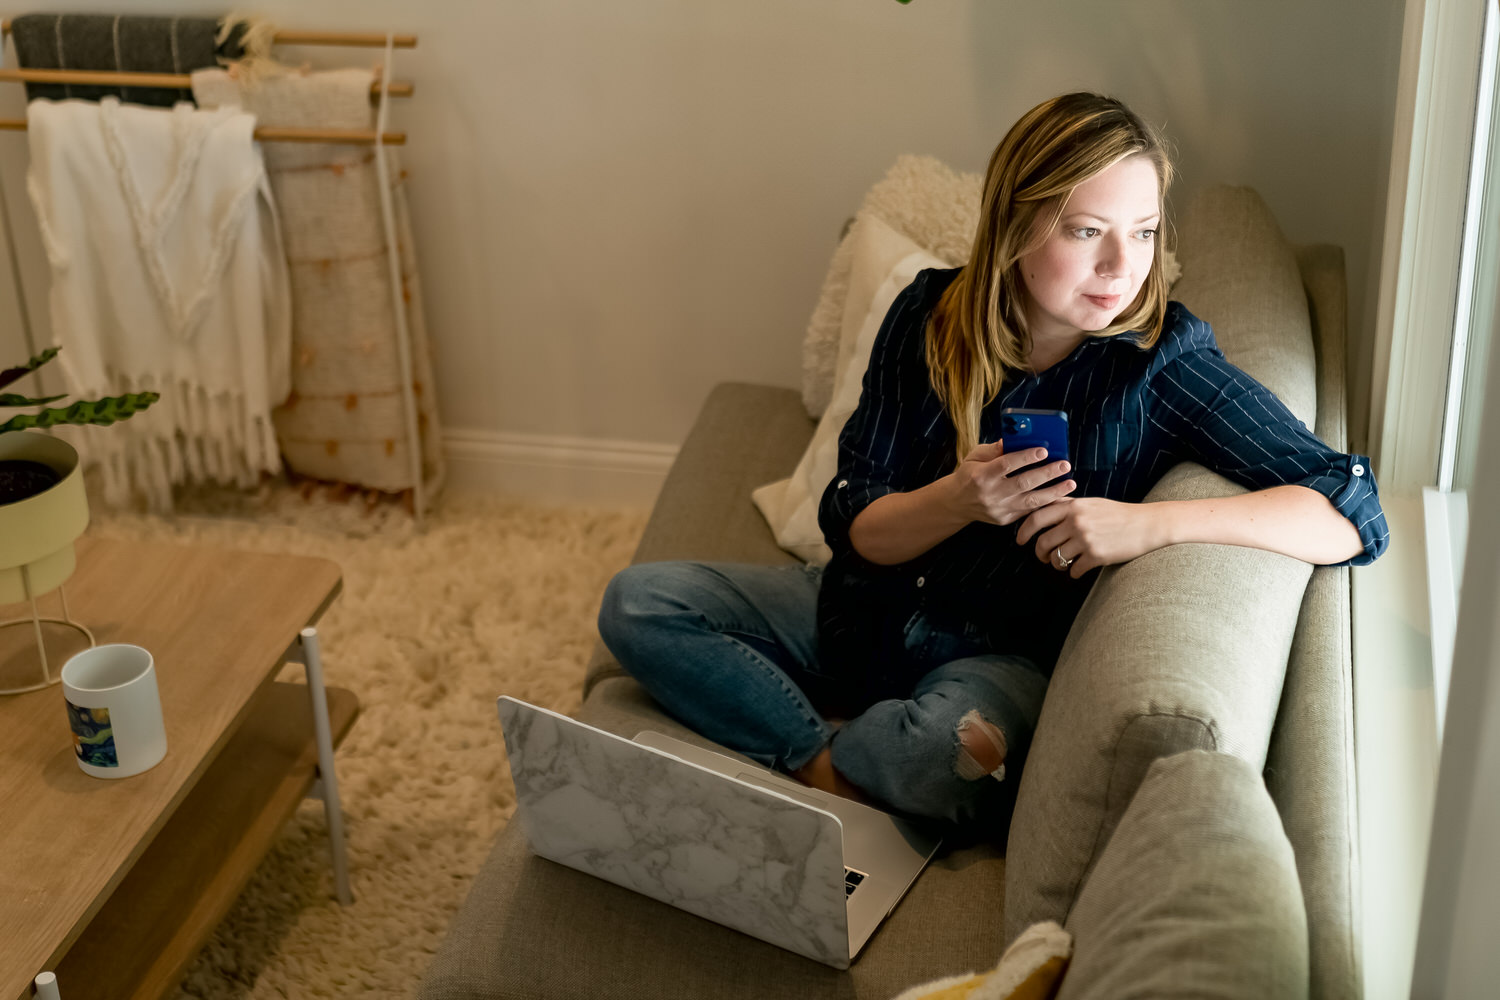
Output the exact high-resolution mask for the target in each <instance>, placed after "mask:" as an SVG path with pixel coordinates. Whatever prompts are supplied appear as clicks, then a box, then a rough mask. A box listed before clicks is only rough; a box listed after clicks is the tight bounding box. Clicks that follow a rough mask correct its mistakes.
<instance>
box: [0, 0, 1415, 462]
mask: <svg viewBox="0 0 1500 1000" xmlns="http://www.w3.org/2000/svg"><path fill="white" fill-rule="evenodd" d="M30 6H31V7H32V9H36V10H97V9H98V8H99V7H100V6H101V5H100V4H98V2H97V0H86V2H83V3H77V4H74V3H66V4H64V3H47V2H38V3H34V4H32V5H30ZM121 6H123V5H121ZM132 6H135V7H136V8H137V9H140V6H144V5H132ZM225 6H226V5H225V4H224V3H223V2H222V0H221V2H218V3H209V2H204V0H161V2H158V3H155V4H153V5H151V6H150V7H149V8H147V9H148V10H151V11H153V12H163V13H165V12H184V13H194V12H196V13H219V12H221V11H222V10H223V9H224V8H225ZM258 7H259V9H260V10H261V11H262V12H263V13H265V14H266V15H267V16H269V17H270V18H272V19H273V20H277V21H279V22H280V23H283V24H285V25H287V26H295V27H316V28H335V29H338V28H349V29H354V28H363V29H382V30H383V29H384V28H386V27H387V26H389V27H391V28H394V29H397V30H401V31H412V32H416V33H418V34H419V35H420V36H421V44H420V46H419V47H418V48H417V49H416V50H415V51H413V52H409V53H400V54H398V57H397V61H398V70H397V74H396V75H397V76H398V77H402V78H410V79H413V80H415V81H416V84H417V93H416V96H415V98H413V99H411V100H409V101H406V102H403V103H402V104H401V106H400V107H399V110H398V113H397V115H396V118H395V122H394V124H395V125H396V126H397V127H401V128H404V129H405V130H406V131H408V132H409V133H410V136H411V145H410V147H409V149H408V151H407V152H406V154H405V156H406V164H407V166H408V167H409V168H410V170H411V174H412V180H411V185H412V187H411V193H412V202H413V211H414V214H415V226H416V230H417V240H418V249H419V252H420V254H421V257H422V271H423V277H424V281H425V284H426V289H427V293H428V300H427V301H428V313H429V321H430V326H431V328H432V330H433V331H434V337H435V340H436V347H435V350H436V353H437V376H438V383H439V385H438V388H439V391H440V393H441V397H442V412H443V416H444V419H445V421H446V423H447V424H448V426H450V427H452V428H455V429H458V430H461V431H464V432H466V433H467V434H468V435H469V436H470V438H473V437H475V436H478V437H479V438H481V439H482V438H483V437H484V436H485V435H499V436H505V435H510V436H512V437H518V436H519V437H525V438H527V439H528V440H539V441H545V440H547V439H550V438H552V437H554V436H555V437H558V438H561V439H568V440H571V441H577V440H579V439H583V440H590V439H610V440H612V441H618V442H640V443H644V444H647V445H650V444H652V443H661V444H673V443H676V442H677V441H679V440H680V439H681V437H682V435H683V434H684V433H685V432H686V430H687V428H688V426H689V425H690V423H691V421H692V418H693V415H694V413H695V412H696V410H697V407H698V405H699V404H700V402H701V401H702V399H703V397H704V396H705V395H706V394H707V392H708V390H709V389H710V387H711V386H712V385H713V384H714V383H715V382H718V381H720V380H723V379H741V380H750V381H759V382H769V383H775V384H780V385H786V386H796V385H797V384H798V381H799V378H800V362H799V356H798V347H799V343H800V339H801V336H802V332H803V329H804V327H805V325H806V322H807V317H808V315H809V313H810V312H811V309H812V306H813V303H814V300H815V298H816V294H817V289H818V286H819V283H820V281H821V279H822V277H823V272H824V268H825V267H826V264H827V261H828V257H829V254H830V253H831V251H832V249H833V245H834V242H835V240H836V238H837V234H838V232H839V227H840V225H841V224H842V222H843V220H844V219H845V217H846V216H847V215H849V214H850V212H851V211H852V210H853V208H854V207H855V206H856V205H857V204H858V202H859V199H860V197H861V195H862V193H863V192H864V191H865V190H866V189H867V188H868V187H869V185H870V184H871V183H873V182H874V181H875V180H877V179H878V178H879V177H880V176H881V174H882V173H883V172H884V171H885V169H886V167H887V166H888V165H889V164H890V163H891V161H892V160H893V159H894V158H895V157H896V156H897V155H898V154H900V153H903V152H918V153H928V154H933V155H936V156H938V157H940V158H942V159H943V160H945V161H947V162H949V163H950V164H952V165H953V166H955V167H958V168H962V169H966V170H976V171H977V170H982V169H983V167H984V164H985V162H986V160H987V158H988V155H989V152H990V150H991V149H992V148H993V146H994V144H995V143H996V142H997V141H998V140H999V138H1000V136H1001V135H1002V134H1003V132H1004V130H1005V129H1006V128H1007V127H1008V126H1009V124H1010V123H1011V122H1012V121H1013V120H1014V119H1015V118H1016V117H1017V116H1018V115H1019V114H1020V113H1022V112H1023V111H1024V110H1025V109H1026V108H1028V107H1030V106H1031V105H1033V104H1034V103H1036V102H1037V101H1039V100H1041V99H1044V98H1046V97H1049V96H1051V95H1053V94H1056V93H1059V92H1062V91H1065V90H1069V89H1079V88H1091V89H1098V90H1103V91H1106V92H1109V93H1113V94H1115V95H1117V96H1120V97H1122V98H1124V99H1125V100H1126V101H1127V102H1129V103H1131V104H1132V105H1133V106H1135V107H1136V108H1137V109H1138V110H1139V111H1141V112H1142V113H1143V114H1144V115H1145V116H1147V117H1148V118H1150V119H1152V120H1154V121H1156V122H1158V123H1160V124H1162V125H1164V126H1165V128H1166V130H1167V132H1168V133H1169V135H1170V136H1171V137H1172V138H1173V139H1174V140H1175V142H1176V145H1177V147H1178V149H1179V151H1180V170H1181V173H1180V176H1181V179H1182V180H1181V185H1180V188H1179V197H1180V196H1181V195H1183V194H1186V193H1189V192H1190V191H1191V190H1192V189H1194V188H1196V187H1199V186H1201V185H1204V184H1207V183H1212V182H1219V181H1229V182H1235V183H1243V184H1250V185H1253V186H1255V187H1256V188H1258V189H1259V190H1260V191H1261V193H1262V194H1263V195H1264V196H1265V198H1266V199H1267V201H1268V202H1269V203H1270V205H1271V207H1272V209H1273V210H1274V211H1275V213H1276V215H1277V217H1278V218H1279V219H1280V220H1281V222H1282V224H1283V226H1284V227H1285V229H1286V231H1287V234H1288V236H1289V237H1290V238H1291V239H1293V240H1294V241H1327V242H1332V243H1338V244H1341V245H1343V246H1344V248H1345V250H1346V252H1347V255H1348V266H1349V278H1350V303H1351V319H1352V321H1353V336H1354V337H1355V338H1356V340H1357V341H1368V339H1369V336H1370V334H1369V331H1368V329H1367V328H1369V327H1371V326H1373V321H1374V315H1375V309H1374V304H1373V288H1372V286H1373V279H1372V276H1373V274H1374V271H1373V269H1374V268H1375V267H1376V266H1377V264H1378V261H1377V260H1376V256H1375V255H1376V249H1377V248H1378V246H1379V242H1380V232H1379V219H1380V218H1381V213H1382V211H1383V199H1384V193H1385V173H1386V164H1387V163H1388V161H1389V143H1390V132H1391V118H1392V108H1393V101H1394V92H1395V77H1396V67H1397V57H1398V48H1399V32H1400V21H1401V11H1400V3H1399V2H1397V0H1321V2H1317V3H1307V2H1305V0H1300V2H1299V0H1262V2H1258V3H1254V4H1247V3H1227V2H1204V0H1133V2H1130V3H1120V2H1118V0H1061V2H1057V3H1051V4H1033V3H1020V2H1002V0H916V2H914V3H912V4H911V5H910V6H902V5H900V4H897V3H895V2H894V0H819V2H817V3H809V2H806V0H754V2H749V0H746V2H740V3H726V2H708V0H634V2H631V3H607V2H603V0H596V2H586V0H547V2H538V0H534V2H519V0H501V2H495V3H485V4H479V3H464V2H459V0H429V2H427V3H423V4H411V3H402V2H397V0H325V2H323V3H320V4H317V5H308V4H306V3H298V2H292V0H263V2H261V3H260V4H259V5H258ZM308 51H309V52H310V53H311V54H313V55H314V57H315V58H317V59H318V60H321V61H326V59H327V54H328V53H329V52H330V51H334V50H327V49H319V50H308ZM351 51H352V55H350V56H348V58H350V59H352V60H353V61H356V62H364V61H370V60H373V59H375V58H376V55H375V54H374V53H373V52H370V51H368V50H351ZM293 55H294V56H296V54H295V53H293ZM20 113H21V88H20V87H19V85H16V84H6V85H3V87H0V115H3V116H5V117H18V116H19V115H20ZM24 143H25V140H24V138H22V137H21V136H20V135H19V134H11V135H10V136H9V137H7V136H5V135H0V166H3V168H4V173H3V178H4V181H5V185H6V194H7V196H8V199H9V201H10V204H11V207H12V210H13V212H15V211H20V212H24V213H26V214H27V215H29V209H27V208H26V206H25V205H24V199H23V198H22V190H23V189H22V187H21V184H20V171H21V170H22V169H23V164H24V161H25V150H24ZM31 225H32V223H31V222H30V220H29V218H27V219H26V220H25V222H24V224H23V225H21V226H20V228H22V229H28V228H30V226H31ZM18 236H19V238H20V240H21V243H22V246H23V256H24V257H26V258H28V259H27V261H26V263H27V267H28V282H27V285H28V293H29V298H30V300H31V301H32V302H33V303H40V301H41V300H42V299H44V298H45V275H44V272H43V268H42V267H40V266H38V264H39V261H40V256H39V254H38V253H37V248H36V246H35V237H34V235H32V234H30V233H29V232H22V233H19V234H18ZM11 335H13V334H12V333H10V332H9V331H7V332H5V333H3V334H0V345H4V344H5V343H7V341H6V339H4V338H5V337H8V336H11ZM1367 370H1368V363H1367V361H1366V362H1364V363H1363V366H1362V367H1358V368H1357V369H1356V376H1359V375H1360V373H1362V372H1364V371H1367ZM1354 392H1355V395H1356V397H1357V399H1358V400H1363V398H1364V392H1363V379H1362V378H1358V377H1356V379H1355V381H1354ZM1355 426H1359V423H1358V422H1356V424H1355Z"/></svg>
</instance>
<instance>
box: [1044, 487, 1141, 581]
mask: <svg viewBox="0 0 1500 1000" xmlns="http://www.w3.org/2000/svg"><path fill="white" fill-rule="evenodd" d="M1164 509H1165V508H1164V507H1163V505H1161V504H1148V503H1119V502H1117V501H1114V500H1105V499H1102V498H1099V497H1078V498H1067V499H1063V500H1061V501H1059V502H1057V503H1054V504H1050V505H1049V506H1046V507H1043V508H1042V509H1041V510H1038V511H1036V512H1035V513H1033V514H1031V515H1030V516H1029V517H1027V518H1026V521H1025V523H1023V524H1022V525H1021V527H1020V528H1019V529H1018V530H1017V531H1016V541H1017V542H1018V543H1019V544H1021V545H1025V544H1027V543H1028V542H1031V541H1032V540H1033V539H1035V543H1036V557H1037V558H1038V559H1040V560H1041V561H1042V562H1044V563H1047V564H1048V565H1049V566H1051V567H1052V568H1053V569H1056V570H1059V571H1063V570H1064V566H1063V565H1061V564H1059V562H1058V557H1059V553H1060V554H1061V559H1062V560H1063V561H1064V562H1067V563H1068V564H1067V566H1066V569H1065V571H1066V572H1067V573H1068V574H1069V575H1070V576H1072V577H1073V579H1075V580H1076V579H1078V578H1079V577H1081V576H1083V574H1085V573H1087V572H1089V571H1090V570H1094V569H1098V568H1099V567H1100V566H1109V565H1112V564H1114V563H1122V562H1128V561H1130V560H1131V559H1134V558H1135V557H1136V556H1139V555H1144V554H1145V553H1147V552H1150V551H1152V550H1153V549H1159V548H1161V547H1162V546H1163V545H1166V544H1167V543H1168V541H1169V539H1168V537H1167V532H1166V530H1165V525H1163V524H1162V523H1161V518H1160V516H1159V515H1160V513H1161V512H1162V511H1163V510H1164ZM1069 560H1071V562H1068V561H1069Z"/></svg>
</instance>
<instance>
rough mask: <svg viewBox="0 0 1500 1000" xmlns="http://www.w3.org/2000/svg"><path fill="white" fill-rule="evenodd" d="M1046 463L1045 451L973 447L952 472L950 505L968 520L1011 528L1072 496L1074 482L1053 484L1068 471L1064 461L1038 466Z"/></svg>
mask: <svg viewBox="0 0 1500 1000" xmlns="http://www.w3.org/2000/svg"><path fill="white" fill-rule="evenodd" d="M1046 458H1047V451H1046V449H1045V448H1026V449H1023V450H1021V451H1017V452H1015V453H1013V454H1007V453H1006V452H1005V442H1004V441H995V442H993V443H990V444H981V445H977V446H975V448H974V449H973V450H972V451H970V452H969V454H968V455H967V456H966V457H965V458H964V460H963V461H962V462H960V463H959V466H958V468H957V469H955V470H954V472H953V478H954V494H953V495H954V498H955V502H956V503H957V504H958V505H959V506H960V508H961V509H962V512H963V514H964V515H965V516H966V517H967V518H968V520H971V521H982V522H984V523H986V524H1013V523H1014V522H1016V521H1019V520H1020V519H1021V518H1023V517H1026V516H1028V515H1030V514H1032V513H1034V512H1036V511H1037V510H1038V509H1040V508H1043V507H1046V506H1047V505H1048V504H1050V503H1052V502H1054V501H1056V500H1061V499H1062V498H1064V497H1066V496H1067V495H1068V494H1069V493H1071V492H1073V489H1074V488H1075V486H1076V484H1075V483H1074V482H1073V480H1071V479H1063V480H1061V481H1059V482H1054V480H1057V479H1058V477H1060V476H1066V475H1067V474H1068V470H1069V469H1071V468H1072V466H1071V465H1069V464H1068V463H1067V462H1066V461H1057V462H1048V463H1047V464H1045V465H1039V464H1037V463H1040V462H1043V461H1045V460H1046ZM1028 466H1030V468H1028ZM1022 469H1025V470H1026V471H1025V472H1020V470H1022ZM1018 472H1020V474H1019V475H1017V474H1016V473H1018ZM1048 484H1051V485H1048Z"/></svg>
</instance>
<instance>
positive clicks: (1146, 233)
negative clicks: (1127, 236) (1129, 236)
mask: <svg viewBox="0 0 1500 1000" xmlns="http://www.w3.org/2000/svg"><path fill="white" fill-rule="evenodd" d="M1136 237H1137V238H1138V239H1139V240H1140V241H1141V242H1142V243H1149V242H1150V241H1151V240H1154V239H1156V230H1154V229H1142V230H1141V231H1140V232H1139V233H1136Z"/></svg>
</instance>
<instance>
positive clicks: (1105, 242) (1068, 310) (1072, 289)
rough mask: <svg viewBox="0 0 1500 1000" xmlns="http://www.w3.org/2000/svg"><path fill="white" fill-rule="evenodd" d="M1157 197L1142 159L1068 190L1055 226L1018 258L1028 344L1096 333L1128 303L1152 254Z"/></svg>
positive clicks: (1152, 177) (1131, 160) (1151, 170)
mask: <svg viewBox="0 0 1500 1000" xmlns="http://www.w3.org/2000/svg"><path fill="white" fill-rule="evenodd" d="M1159 202H1160V195H1159V193H1158V191H1157V177H1156V167H1155V165H1154V164H1152V162H1151V161H1150V160H1149V159H1147V158H1146V157H1144V156H1128V157H1126V158H1125V159H1123V160H1121V161H1119V162H1118V163H1116V164H1114V165H1113V166H1111V167H1109V168H1107V169H1105V170H1103V171H1101V172H1100V173H1098V174H1096V175H1094V176H1093V177H1091V178H1089V179H1088V180H1086V181H1084V182H1083V183H1082V184H1080V185H1078V186H1077V187H1076V188H1074V189H1073V194H1072V196H1071V197H1069V198H1068V203H1067V204H1066V205H1065V206H1064V207H1063V214H1062V218H1061V219H1060V220H1058V224H1057V229H1056V230H1054V231H1053V233H1052V235H1050V236H1048V237H1047V242H1046V243H1044V244H1042V246H1041V247H1040V248H1038V249H1037V250H1035V251H1033V252H1032V253H1029V254H1027V255H1026V256H1025V257H1022V258H1021V261H1020V267H1021V279H1022V284H1023V287H1024V288H1025V289H1026V319H1027V322H1028V323H1029V324H1030V327H1031V336H1032V340H1033V343H1041V342H1044V341H1056V340H1059V339H1077V337H1078V335H1079V334H1080V332H1082V331H1086V330H1088V331H1092V330H1102V329H1104V328H1105V327H1107V326H1109V325H1110V323H1112V322H1114V319H1115V317H1116V316H1118V315H1120V313H1121V312H1123V311H1124V310H1125V309H1126V308H1128V307H1129V306H1130V304H1131V303H1133V302H1134V301H1135V297H1136V294H1137V293H1138V292H1140V290H1141V284H1142V283H1143V282H1144V281H1145V280H1146V275H1147V274H1148V273H1149V272H1150V270H1151V259H1152V257H1153V255H1154V254H1155V244H1156V228H1157V226H1158V225H1159V224H1160V222H1161V213H1160V210H1159V208H1158V204H1159Z"/></svg>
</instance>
